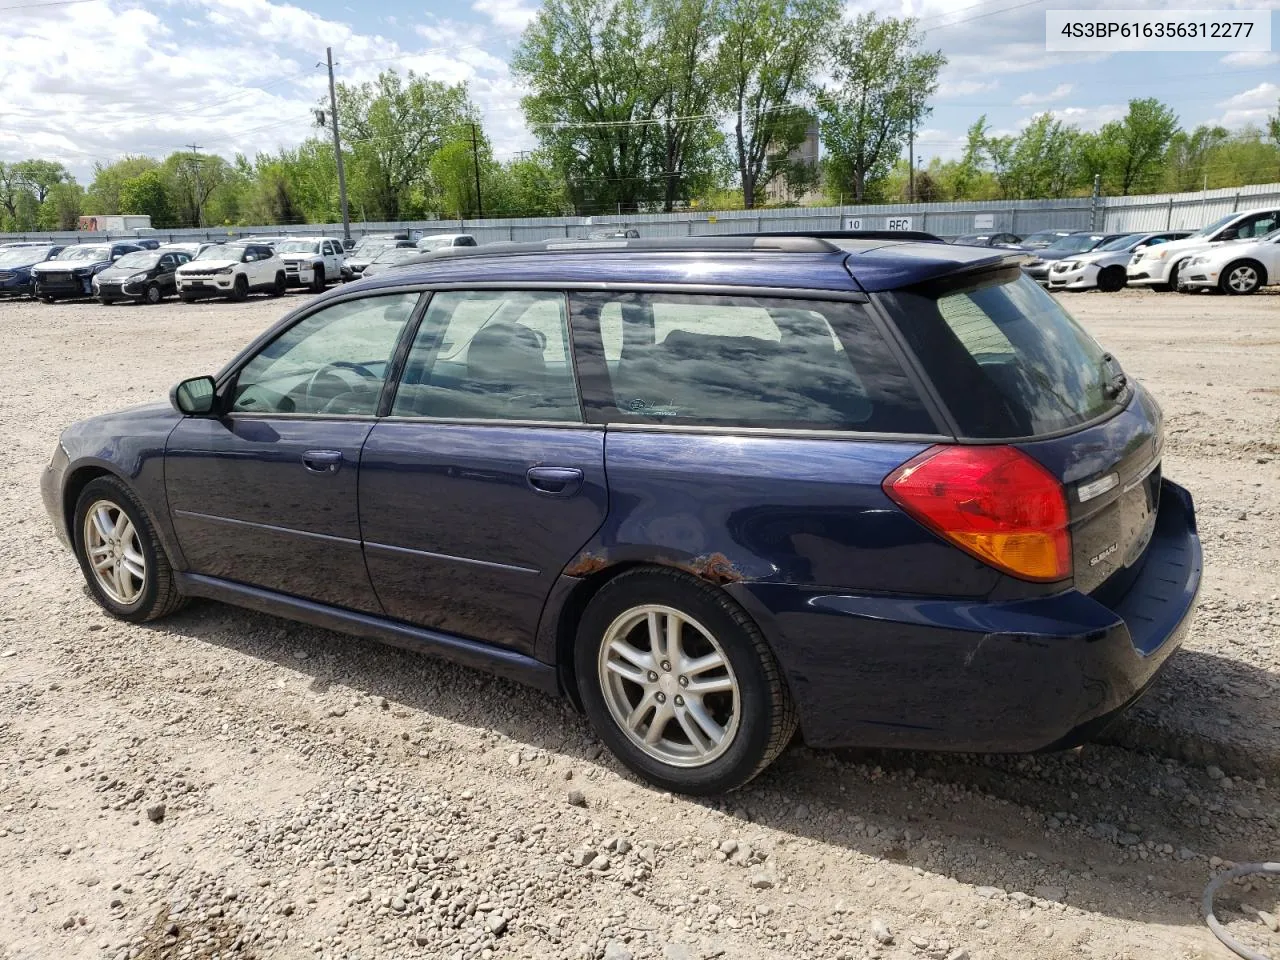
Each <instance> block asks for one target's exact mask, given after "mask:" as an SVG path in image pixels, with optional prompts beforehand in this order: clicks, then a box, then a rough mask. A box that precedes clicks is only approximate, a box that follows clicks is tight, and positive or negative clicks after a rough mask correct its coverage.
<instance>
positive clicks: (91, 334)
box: [0, 291, 1280, 960]
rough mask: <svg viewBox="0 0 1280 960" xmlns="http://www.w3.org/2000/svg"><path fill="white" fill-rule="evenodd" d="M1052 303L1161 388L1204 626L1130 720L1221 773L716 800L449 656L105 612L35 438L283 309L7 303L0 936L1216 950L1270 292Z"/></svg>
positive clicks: (1260, 567) (1254, 748) (1271, 579)
mask: <svg viewBox="0 0 1280 960" xmlns="http://www.w3.org/2000/svg"><path fill="white" fill-rule="evenodd" d="M300 301H301V296H294V297H290V298H289V302H290V303H298V302H300ZM1067 302H1068V303H1069V305H1070V307H1071V309H1072V310H1073V311H1074V312H1075V313H1076V314H1077V316H1079V317H1080V318H1081V319H1082V320H1084V322H1085V323H1086V325H1087V326H1088V327H1089V328H1090V329H1091V330H1092V331H1093V332H1094V333H1095V334H1096V335H1097V336H1098V337H1099V338H1100V339H1101V340H1102V342H1103V343H1104V344H1105V345H1107V346H1108V347H1109V348H1111V349H1112V350H1113V351H1114V352H1115V353H1116V354H1117V355H1118V356H1119V357H1120V358H1121V360H1122V361H1123V363H1124V365H1125V367H1126V368H1127V370H1128V371H1129V372H1130V373H1131V374H1132V375H1136V376H1137V377H1138V378H1139V379H1141V380H1143V381H1144V382H1146V383H1147V384H1148V385H1150V386H1151V387H1152V388H1153V389H1154V391H1155V393H1156V394H1157V396H1158V397H1159V398H1160V401H1161V402H1162V404H1163V405H1164V408H1165V410H1166V412H1167V414H1168V422H1169V430H1170V438H1169V446H1168V455H1167V460H1166V472H1167V474H1168V475H1169V476H1171V477H1173V478H1175V479H1177V480H1178V481H1180V482H1182V483H1184V484H1186V485H1187V486H1189V487H1190V488H1191V490H1192V491H1193V493H1194V494H1195V496H1196V498H1197V502H1198V505H1199V515H1200V527H1201V532H1202V534H1203V536H1204V542H1205V554H1206V583H1205V589H1204V592H1203V595H1202V600H1203V606H1202V614H1201V616H1200V618H1199V620H1198V621H1197V627H1196V629H1195V630H1194V632H1193V635H1192V636H1191V638H1190V640H1189V642H1188V644H1187V647H1186V649H1185V650H1184V651H1182V652H1181V653H1179V654H1178V655H1177V657H1175V659H1174V661H1173V664H1172V667H1173V668H1174V669H1171V670H1170V677H1169V678H1168V679H1167V680H1166V681H1164V682H1163V683H1161V684H1160V685H1158V686H1157V688H1156V689H1155V690H1153V692H1152V694H1151V695H1150V696H1149V697H1148V698H1147V700H1146V701H1144V704H1143V705H1142V712H1141V714H1140V716H1141V717H1142V718H1145V719H1142V720H1141V722H1140V721H1139V720H1138V719H1135V720H1134V721H1133V723H1134V727H1133V728H1132V729H1133V730H1140V729H1148V730H1153V729H1165V728H1168V729H1170V730H1174V731H1175V733H1172V734H1170V736H1169V738H1168V740H1167V742H1165V743H1164V744H1163V745H1162V747H1161V749H1163V750H1164V751H1165V753H1166V754H1172V755H1173V756H1179V757H1184V758H1185V757H1188V756H1196V755H1197V754H1196V751H1207V752H1208V753H1209V754H1210V755H1212V756H1213V758H1214V760H1215V762H1214V763H1213V764H1205V763H1204V762H1203V761H1201V762H1200V763H1197V764H1195V765H1192V764H1188V763H1185V762H1183V761H1182V760H1179V759H1173V758H1172V757H1171V756H1169V755H1166V756H1159V755H1155V754H1150V753H1146V752H1143V751H1140V750H1132V749H1127V748H1124V747H1120V746H1115V745H1099V746H1090V747H1088V748H1086V749H1085V750H1084V751H1083V753H1081V754H1079V755H1052V756H1040V757H1033V758H1032V757H1023V758H1019V757H1012V758H1010V757H998V758H974V757H957V756H944V755H920V754H917V755H901V754H899V755H893V754H842V755H839V756H837V755H832V754H829V753H819V752H814V751H810V750H807V749H803V748H798V747H797V748H793V749H792V750H790V751H789V752H788V753H787V754H786V755H785V756H784V757H783V758H782V759H781V760H780V761H779V762H778V764H777V765H776V766H775V767H774V768H773V769H772V770H771V771H769V772H768V773H766V774H765V775H764V776H762V777H760V778H759V779H758V780H757V781H755V782H753V783H752V784H751V785H749V786H748V787H747V788H745V789H743V790H742V791H740V792H738V793H736V794H734V795H733V796H732V797H730V798H729V799H728V800H726V801H725V802H723V803H699V802H693V801H690V800H686V799H682V798H678V797H671V796H668V795H663V794H659V793H656V792H655V791H653V790H651V789H649V788H647V787H644V786H642V785H640V784H638V783H637V782H635V781H634V780H632V779H631V778H630V777H629V776H627V775H625V774H624V773H623V772H622V770H621V768H620V767H619V766H618V765H617V764H615V763H614V762H613V761H612V760H611V759H610V758H609V757H608V755H606V754H603V753H602V751H601V748H600V747H599V746H598V745H597V743H596V742H595V740H594V738H593V737H592V735H591V733H590V731H589V730H588V728H587V725H586V723H585V722H584V721H583V720H582V719H580V718H579V717H577V716H575V715H574V714H573V713H572V712H571V711H570V710H568V709H567V708H566V707H565V706H564V705H563V704H561V703H558V702H555V701H553V700H551V699H549V698H547V697H545V696H542V695H540V694H537V693H532V692H529V691H527V690H524V689H520V688H517V687H515V686H512V685H509V684H507V683H505V682H501V681H496V680H493V679H490V678H488V677H486V676H484V675H482V674H479V673H475V672H472V671H469V670H466V669H462V668H458V667H453V666H449V665H445V664H441V663H438V662H434V661H430V660H427V659H424V658H421V657H417V656H414V655H411V654H407V653H402V652H399V651H396V650H392V649H387V648H383V647H379V646H376V645H373V644H369V643H364V642H361V641H357V640H352V639H348V638H345V637H342V636H338V635H335V634H330V633H326V632H324V631H320V630H316V629H312V628H309V627H303V626H298V625H294V624H291V623H288V622H285V621H282V620H275V619H272V618H270V617H265V616H260V615H256V614H251V613H245V612H240V611H237V610H234V609H231V608H228V607H222V606H217V605H214V604H209V603H200V604H195V605H193V606H191V607H189V608H187V609H186V610H185V611H183V612H182V613H180V614H179V615H177V616H176V617H174V618H172V619H170V620H166V621H163V622H161V623H158V624H155V625H153V626H150V627H134V626H128V625H125V624H121V623H117V622H115V621H112V620H110V619H108V618H106V617H105V616H104V615H103V614H102V613H101V612H100V611H99V610H98V608H97V607H95V606H94V604H93V603H92V602H91V601H90V600H89V599H88V597H87V595H86V593H85V590H84V589H83V586H82V581H81V578H80V574H79V571H78V569H77V568H76V566H75V564H74V562H73V561H72V558H71V557H70V556H69V555H68V554H67V553H66V552H64V550H63V549H62V548H61V546H60V545H59V544H58V543H57V542H56V541H55V539H54V537H53V534H52V532H51V529H50V526H49V523H48V520H47V519H46V517H45V514H44V510H43V507H42V506H41V503H40V498H39V492H38V488H37V479H38V475H39V471H40V469H41V468H42V467H43V465H44V463H45V462H46V461H47V459H48V457H49V456H50V454H51V453H52V451H53V449H54V444H55V441H56V437H57V434H58V432H59V430H60V429H61V427H62V426H63V425H65V424H66V423H68V422H69V421H71V420H74V419H77V418H81V417H85V416H88V415H90V414H95V413H101V412H104V411H109V410H112V409H115V408H117V407H120V406H122V405H127V404H132V403H137V402H141V401H144V400H149V399H153V398H159V397H162V396H163V395H164V392H165V391H166V390H167V388H168V386H169V385H170V384H172V383H173V382H174V381H176V380H178V379H180V378H181V377H183V376H187V375H191V374H197V373H203V372H210V371H212V370H214V369H216V368H217V367H219V366H220V365H221V364H222V363H223V362H224V361H225V360H226V359H227V358H229V357H230V356H231V354H232V353H233V352H234V351H235V350H236V349H237V348H238V347H239V346H240V345H242V344H243V343H245V342H247V341H248V339H249V338H250V337H251V335H252V334H254V333H256V332H257V331H259V330H260V329H261V328H263V327H264V326H265V325H266V324H267V323H268V322H270V321H271V320H273V319H275V318H276V317H277V316H279V315H280V313H281V311H282V310H283V309H284V307H285V305H284V304H281V303H280V302H279V301H269V300H258V299H256V298H255V300H254V301H252V302H250V303H248V304H246V305H239V306H237V305H231V304H202V305H198V306H183V305H181V304H170V305H166V306H161V307H156V308H141V307H125V306H117V307H112V308H101V307H99V306H98V305H97V304H92V305H89V304H83V305H81V304H72V305H58V306H44V305H41V304H35V303H0V341H2V342H3V343H4V344H5V347H6V349H5V350H4V356H3V360H0V384H3V392H2V393H0V431H2V435H3V436H4V437H5V438H6V441H7V448H8V450H9V453H8V454H7V455H6V456H5V458H4V462H3V466H0V480H2V481H3V482H0V529H5V530H8V531H9V533H8V534H7V535H6V536H4V537H3V539H2V540H0V582H2V584H3V587H4V601H3V604H0V863H3V864H4V865H5V867H4V869H3V871H2V872H0V957H4V958H41V960H44V958H59V960H61V958H76V957H95V958H96V957H103V958H117V957H119V958H124V957H144V958H156V957H162V956H164V957H168V956H172V957H205V958H207V957H215V956H218V957H223V958H241V957H287V958H293V957H324V958H327V957H348V958H355V957H360V958H364V960H367V958H373V957H411V956H412V957H432V958H434V957H441V958H446V960H452V958H465V960H470V958H473V957H479V958H489V957H495V958H508V957H509V958H517V957H519V958H584V960H593V958H601V957H604V958H607V960H625V958H629V957H630V958H634V960H647V958H655V960H657V958H661V960H682V958H689V960H704V958H711V957H725V958H732V960H748V958H750V960H757V958H779V960H782V958H788V960H791V958H837V957H839V958H863V957H869V958H882V960H895V958H897V960H906V958H926V957H927V958H934V960H945V958H951V960H962V958H965V957H968V958H969V960H997V958H1001V960H1005V958H1007V960H1014V958H1017V960H1023V958H1044V960H1066V958H1072V960H1075V958H1080V957H1093V958H1130V960H1147V958H1150V960H1176V958H1191V957H1203V958H1211V957H1225V956H1227V953H1226V951H1224V950H1222V949H1221V948H1220V947H1218V946H1216V945H1215V943H1214V941H1213V940H1212V938H1211V937H1210V935H1209V934H1208V933H1207V932H1206V931H1205V930H1204V928H1203V927H1202V925H1201V923H1200V921H1199V918H1198V916H1197V902H1198V898H1199V895H1200V891H1201V889H1202V887H1203V885H1204V883H1205V882H1206V880H1207V879H1208V878H1209V876H1210V875H1211V874H1212V872H1213V871H1214V870H1215V868H1217V867H1219V866H1220V862H1221V861H1223V860H1226V861H1246V860H1258V859H1276V858H1277V850H1280V779H1278V775H1272V776H1271V779H1269V780H1263V779H1260V778H1258V776H1257V774H1258V773H1259V772H1261V771H1262V770H1264V769H1270V767H1269V766H1268V764H1269V763H1270V761H1269V760H1268V759H1267V758H1268V757H1280V725H1277V723H1276V714H1277V711H1278V708H1277V706H1276V702H1277V700H1280V697H1278V696H1277V694H1280V657H1278V653H1280V629H1278V628H1280V572H1278V568H1280V551H1278V550H1277V547H1276V544H1277V543H1280V482H1277V481H1278V479H1280V296H1276V295H1270V294H1269V295H1259V296H1255V297H1250V298H1239V299H1228V298H1224V297H1210V296H1196V297H1187V296H1177V295H1172V294H1165V295H1162V294H1154V293H1148V292H1138V291H1134V292H1124V293H1121V294H1116V295H1110V296H1108V295H1101V294H1085V295H1076V296H1072V297H1070V298H1069V299H1068V301H1067ZM1143 723H1145V724H1146V727H1145V728H1143V727H1142V724H1143ZM1186 729H1193V730H1194V731H1195V732H1196V737H1193V738H1192V739H1191V740H1186V739H1185V738H1181V739H1180V737H1181V735H1180V734H1177V733H1176V731H1177V730H1183V731H1185V730H1186ZM1237 734H1240V735H1242V736H1243V735H1247V737H1249V738H1252V739H1249V740H1247V744H1248V746H1247V747H1246V748H1241V749H1237V750H1234V751H1233V750H1231V749H1224V751H1223V752H1222V754H1221V757H1220V758H1219V757H1218V756H1217V755H1216V754H1213V753H1212V751H1213V744H1214V743H1216V742H1219V741H1221V742H1222V743H1224V744H1227V746H1230V743H1231V742H1232V738H1233V737H1235V736H1236V735H1237ZM1135 736H1136V735H1135ZM1197 738H1198V739H1197ZM1117 739H1118V740H1119V741H1120V742H1134V741H1133V738H1130V739H1129V740H1126V734H1125V730H1124V729H1121V730H1120V731H1119V732H1118V734H1117ZM1136 742H1139V743H1141V742H1143V740H1142V737H1141V736H1136ZM1206 759H1207V758H1206ZM1255 759H1256V760H1257V763H1258V766H1259V769H1244V768H1245V767H1247V766H1248V764H1249V763H1250V762H1251V761H1252V760H1255ZM1219 767H1223V768H1224V769H1219ZM570 791H579V792H580V794H581V799H582V801H583V804H584V805H581V806H580V805H576V804H572V803H570V802H569V795H570ZM574 799H575V800H577V799H578V797H576V796H575V798H574ZM161 803H163V804H164V814H163V818H162V819H158V822H153V821H152V819H151V817H149V815H148V810H149V809H151V810H152V813H153V815H156V816H157V817H158V811H156V810H155V809H154V808H155V806H156V805H158V804H161ZM588 852H590V853H591V854H592V855H590V856H589V855H588ZM1277 901H1278V892H1277V890H1276V888H1262V889H1257V888H1254V889H1247V888H1245V887H1242V886H1238V885H1237V886H1235V887H1232V888H1230V889H1228V890H1227V891H1226V892H1225V893H1224V895H1223V897H1222V902H1223V904H1224V906H1223V908H1222V909H1220V911H1219V912H1220V915H1227V916H1230V917H1231V918H1232V929H1233V930H1235V931H1237V932H1238V933H1239V934H1240V935H1241V936H1245V937H1248V938H1250V940H1251V941H1252V942H1253V943H1255V944H1257V945H1259V946H1268V947H1269V949H1270V950H1271V951H1272V952H1273V954H1274V953H1275V952H1276V951H1277V949H1280V936H1277V935H1276V934H1273V933H1270V932H1269V931H1268V928H1267V919H1268V918H1267V917H1263V918H1261V919H1260V918H1259V917H1258V913H1257V911H1258V910H1261V911H1266V912H1269V913H1271V914H1274V913H1275V912H1276V909H1277ZM1271 922H1272V924H1273V925H1274V920H1272V921H1271ZM877 934H879V936H878V937H877Z"/></svg>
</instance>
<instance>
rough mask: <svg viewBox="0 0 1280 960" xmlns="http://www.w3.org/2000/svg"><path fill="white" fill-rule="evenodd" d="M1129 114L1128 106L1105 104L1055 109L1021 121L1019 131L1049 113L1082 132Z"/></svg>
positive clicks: (1097, 127) (1043, 111)
mask: <svg viewBox="0 0 1280 960" xmlns="http://www.w3.org/2000/svg"><path fill="white" fill-rule="evenodd" d="M1128 112H1129V108H1128V107H1127V106H1125V105H1123V104H1115V103H1108V104H1103V105H1101V106H1097V107H1053V108H1051V109H1049V110H1042V111H1040V112H1039V113H1035V114H1032V115H1031V116H1029V117H1026V118H1024V119H1022V120H1019V121H1018V129H1019V130H1021V129H1023V128H1024V127H1026V125H1027V124H1029V123H1030V122H1031V121H1032V120H1034V119H1035V118H1036V117H1037V116H1040V115H1042V114H1045V113H1048V114H1050V115H1052V117H1053V118H1054V119H1055V120H1061V121H1062V122H1063V123H1064V124H1067V125H1068V126H1072V127H1078V128H1079V129H1081V130H1097V129H1099V128H1100V127H1102V125H1103V124H1106V123H1110V122H1111V121H1112V120H1121V119H1123V118H1124V115H1125V114H1126V113H1128Z"/></svg>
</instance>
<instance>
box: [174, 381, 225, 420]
mask: <svg viewBox="0 0 1280 960" xmlns="http://www.w3.org/2000/svg"><path fill="white" fill-rule="evenodd" d="M217 389H218V385H217V384H216V383H215V382H214V379H213V377H192V378H191V379H189V380H183V381H182V382H181V383H180V384H178V385H177V386H176V387H174V388H173V389H172V390H170V391H169V402H170V403H171V404H173V408H174V409H175V410H177V411H178V412H179V413H181V414H182V415H184V416H187V417H203V416H208V415H209V414H210V413H212V412H213V406H214V401H215V400H216V399H217Z"/></svg>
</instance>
